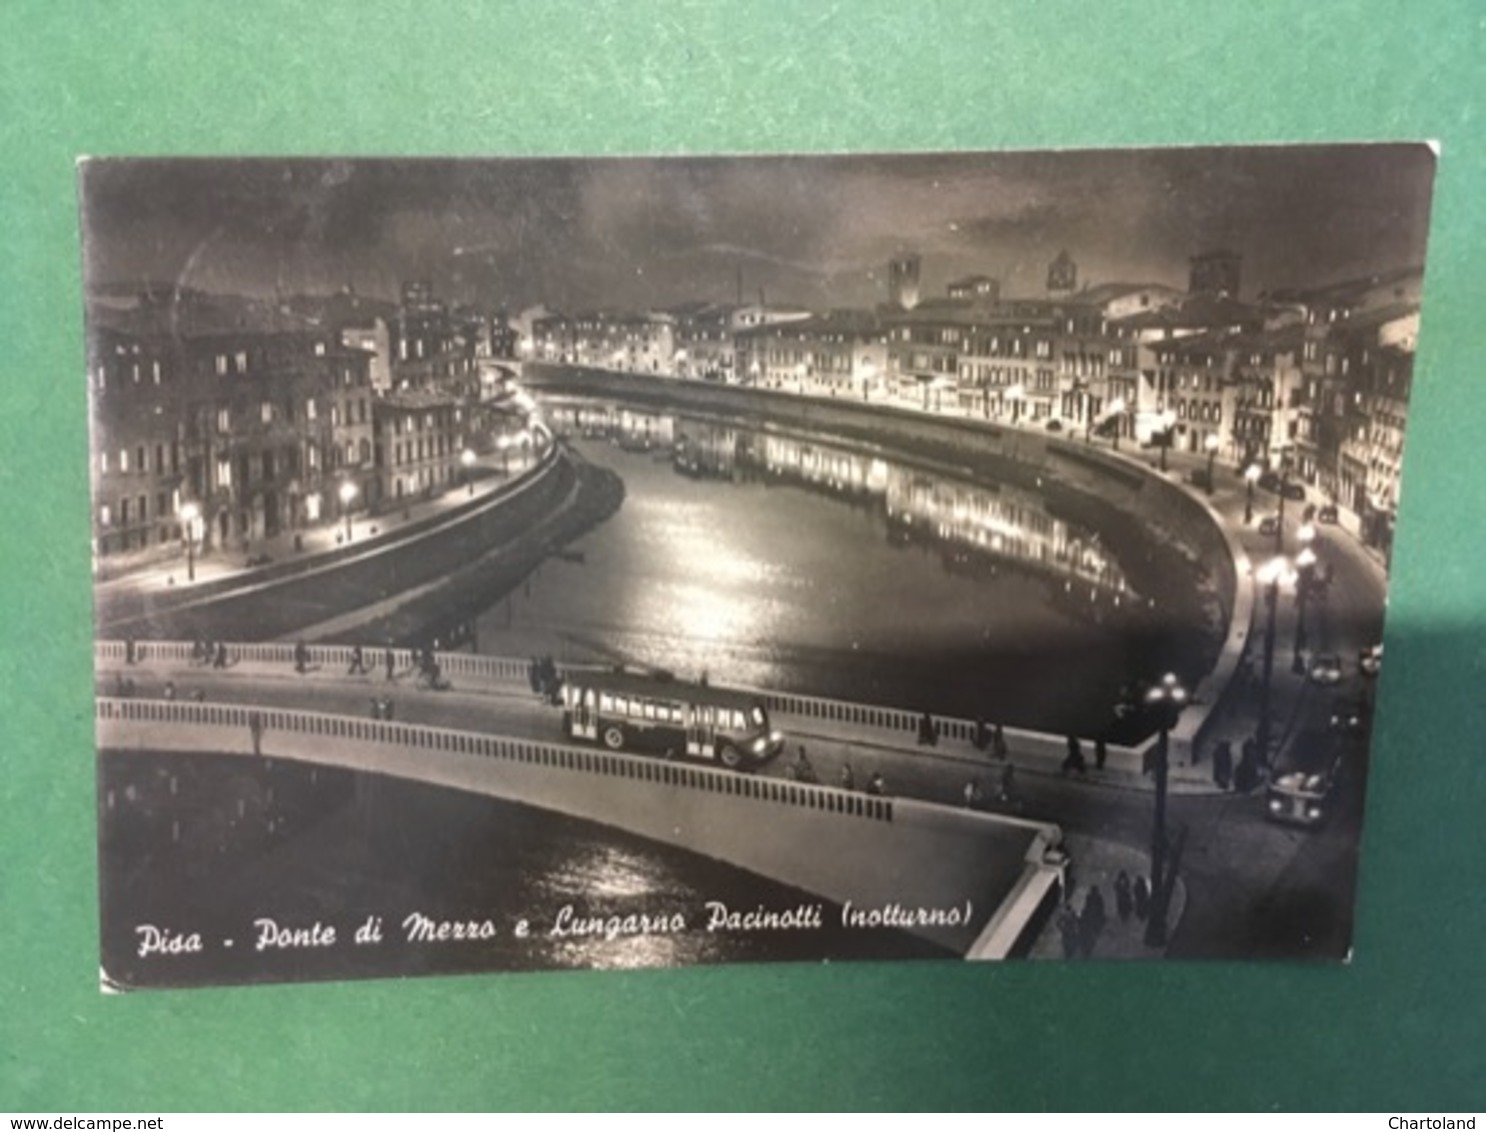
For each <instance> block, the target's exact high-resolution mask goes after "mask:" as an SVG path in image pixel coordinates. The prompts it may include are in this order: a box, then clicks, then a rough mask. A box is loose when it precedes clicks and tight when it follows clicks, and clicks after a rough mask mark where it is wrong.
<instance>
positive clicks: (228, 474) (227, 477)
mask: <svg viewBox="0 0 1486 1132" xmlns="http://www.w3.org/2000/svg"><path fill="white" fill-rule="evenodd" d="M217 486H218V487H231V486H232V461H231V460H218V461H217Z"/></svg>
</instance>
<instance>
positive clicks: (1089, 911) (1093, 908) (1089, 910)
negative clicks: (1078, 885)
mask: <svg viewBox="0 0 1486 1132" xmlns="http://www.w3.org/2000/svg"><path fill="white" fill-rule="evenodd" d="M1104 922H1105V911H1104V896H1103V894H1102V893H1100V891H1099V886H1098V885H1097V884H1095V885H1090V886H1089V891H1088V892H1086V893H1084V912H1083V916H1082V917H1080V920H1079V928H1080V932H1079V934H1080V935H1082V936H1083V951H1084V954H1085V955H1092V954H1093V953H1094V944H1095V943H1096V942H1097V941H1098V939H1099V933H1100V932H1102V931H1103V930H1104Z"/></svg>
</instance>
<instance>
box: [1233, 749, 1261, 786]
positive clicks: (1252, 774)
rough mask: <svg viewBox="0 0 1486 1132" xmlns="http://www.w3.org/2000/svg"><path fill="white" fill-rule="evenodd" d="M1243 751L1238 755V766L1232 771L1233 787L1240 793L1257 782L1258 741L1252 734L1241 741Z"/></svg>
mask: <svg viewBox="0 0 1486 1132" xmlns="http://www.w3.org/2000/svg"><path fill="white" fill-rule="evenodd" d="M1242 750H1243V753H1242V754H1241V755H1240V756H1239V760H1238V767H1237V769H1236V770H1234V772H1233V789H1235V790H1237V791H1238V792H1239V793H1240V794H1247V793H1248V792H1249V791H1250V790H1252V789H1254V787H1255V786H1257V785H1258V784H1259V743H1258V740H1256V739H1255V738H1254V736H1252V735H1250V736H1249V737H1248V738H1247V739H1245V740H1244V741H1243V748H1242Z"/></svg>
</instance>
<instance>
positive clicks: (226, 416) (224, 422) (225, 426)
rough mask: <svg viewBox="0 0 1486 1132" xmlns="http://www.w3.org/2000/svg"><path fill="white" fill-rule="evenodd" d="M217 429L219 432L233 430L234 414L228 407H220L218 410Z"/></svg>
mask: <svg viewBox="0 0 1486 1132" xmlns="http://www.w3.org/2000/svg"><path fill="white" fill-rule="evenodd" d="M217 431H218V432H231V431H232V414H231V413H230V412H229V411H228V410H227V409H218V410H217Z"/></svg>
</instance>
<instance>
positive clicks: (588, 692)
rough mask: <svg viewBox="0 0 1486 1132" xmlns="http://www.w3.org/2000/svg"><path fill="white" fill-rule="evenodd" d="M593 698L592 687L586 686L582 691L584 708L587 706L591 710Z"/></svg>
mask: <svg viewBox="0 0 1486 1132" xmlns="http://www.w3.org/2000/svg"><path fill="white" fill-rule="evenodd" d="M593 698H594V697H593V689H592V688H586V689H584V692H583V706H584V707H586V708H589V709H590V710H591V709H592V708H593Z"/></svg>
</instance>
